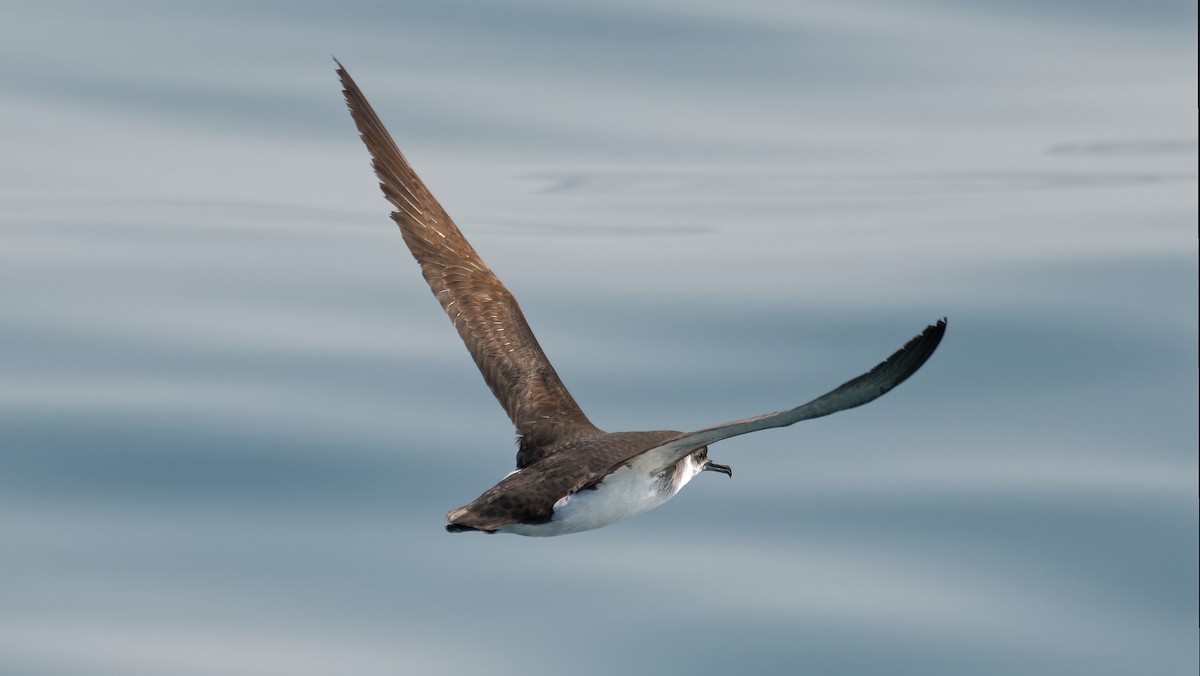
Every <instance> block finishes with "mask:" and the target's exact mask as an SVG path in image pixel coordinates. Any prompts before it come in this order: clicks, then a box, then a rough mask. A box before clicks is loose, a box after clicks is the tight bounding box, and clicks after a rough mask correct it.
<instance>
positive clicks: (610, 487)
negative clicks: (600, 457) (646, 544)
mask: <svg viewBox="0 0 1200 676" xmlns="http://www.w3.org/2000/svg"><path fill="white" fill-rule="evenodd" d="M687 478H689V479H690V478H691V476H690V473H688V476H687ZM665 483H666V482H663V481H661V480H659V479H658V478H656V477H653V476H650V475H648V474H644V473H641V472H635V471H633V470H631V469H630V468H628V467H622V468H621V469H619V470H617V471H615V472H613V473H612V474H610V475H609V476H608V477H607V478H605V480H604V481H603V482H601V483H600V484H599V485H598V487H597V488H595V489H594V490H582V491H579V492H578V493H575V494H573V495H570V496H568V497H567V498H566V499H565V500H560V501H559V503H558V504H557V505H555V508H554V517H553V518H552V519H551V520H550V522H549V523H540V524H524V523H518V524H513V525H511V526H505V527H503V528H501V529H500V531H501V532H504V533H515V534H517V535H532V536H551V535H566V534H568V533H578V532H580V531H585V530H592V529H595V528H603V527H604V526H607V525H609V524H612V523H615V522H617V521H620V520H621V519H624V518H627V517H630V516H634V515H636V514H641V513H642V512H645V511H648V510H651V509H654V508H655V507H658V506H659V505H661V504H663V503H664V502H666V501H667V500H670V499H671V498H672V497H674V495H675V493H677V492H679V489H680V488H682V487H683V483H680V484H679V485H678V486H675V487H674V488H673V489H672V488H671V487H670V486H669V485H664V484H665ZM684 483H686V481H685V482H684Z"/></svg>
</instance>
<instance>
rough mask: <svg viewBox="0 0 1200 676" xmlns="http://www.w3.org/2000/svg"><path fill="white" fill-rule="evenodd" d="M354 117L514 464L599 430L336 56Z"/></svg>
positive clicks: (525, 462) (520, 464) (511, 300)
mask: <svg viewBox="0 0 1200 676" xmlns="http://www.w3.org/2000/svg"><path fill="white" fill-rule="evenodd" d="M337 73H338V76H339V77H340V78H341V80H342V87H343V89H344V91H343V93H344V94H345V96H346V104H347V106H349V108H350V114H351V115H352V116H353V117H354V124H355V125H356V126H357V127H358V131H359V133H360V134H361V135H362V140H363V143H365V144H366V145H367V149H368V150H369V151H370V152H371V157H372V160H373V165H374V167H375V174H376V175H377V176H378V177H379V187H380V188H382V189H383V194H384V196H385V197H386V198H387V199H388V201H389V202H391V203H392V205H393V206H394V207H395V208H396V210H395V211H393V212H392V220H394V221H395V222H396V225H398V226H400V232H401V234H403V235H404V241H405V243H407V244H408V248H409V249H410V250H411V251H412V254H413V257H414V258H416V259H417V262H418V263H420V264H421V272H422V273H423V274H424V276H425V281H427V282H429V287H430V288H431V289H432V290H433V295H434V296H436V297H437V299H438V302H439V303H441V304H442V308H443V309H444V310H445V311H446V314H448V315H449V316H450V321H452V322H453V323H454V328H456V329H458V335H459V336H461V337H462V340H463V343H465V344H466V346H467V350H468V351H470V353H471V357H472V358H474V360H475V364H476V365H477V366H478V367H479V371H480V372H481V373H482V374H483V379H484V381H486V382H487V384H488V387H489V388H491V390H492V394H494V395H496V399H498V400H499V401H500V405H501V406H503V407H504V410H505V411H506V412H507V413H508V417H509V418H510V419H511V420H512V422H513V425H515V426H516V428H517V433H518V434H519V435H520V437H521V446H520V450H519V451H518V453H517V466H518V467H524V466H526V465H529V464H531V463H532V462H534V461H535V460H537V459H539V458H540V457H542V456H543V455H544V454H545V453H546V452H547V451H548V450H549V448H550V447H551V446H553V445H555V444H559V443H562V442H564V441H568V440H571V439H575V438H579V437H582V436H588V435H591V434H595V433H597V432H599V430H597V429H596V427H595V426H593V425H592V423H591V422H590V421H589V420H588V419H587V416H586V415H584V414H583V411H582V410H581V409H580V408H579V405H578V404H576V403H575V399H574V398H572V397H571V393H570V392H568V391H567V388H566V386H564V385H563V383H562V381H561V380H559V378H558V374H557V373H555V371H554V367H553V366H551V365H550V361H549V360H548V359H547V358H546V355H545V353H543V352H542V348H541V346H540V345H538V342H537V339H536V338H535V337H534V336H533V331H531V330H530V328H529V324H528V323H527V322H526V321H525V316H524V315H522V314H521V308H520V307H518V305H517V301H516V299H514V298H513V296H512V294H511V293H509V291H508V289H507V288H505V286H504V284H502V283H501V282H500V280H499V279H498V278H497V277H496V275H495V274H493V273H492V271H491V270H490V269H488V267H487V265H485V264H484V262H483V260H482V259H480V257H479V254H478V253H476V252H475V249H474V248H472V247H471V245H470V244H469V243H468V242H467V240H466V238H465V237H463V234H462V233H461V232H460V231H459V230H458V227H457V226H455V225H454V221H452V220H450V217H449V216H448V215H446V211H445V210H444V209H442V205H440V204H438V201H437V200H436V199H434V197H433V194H432V193H430V192H429V189H428V188H426V187H425V184H424V183H422V182H421V179H420V178H419V177H418V176H417V174H416V172H414V171H413V169H412V167H411V166H409V164H408V161H407V160H405V159H404V155H403V154H401V153H400V149H399V148H397V147H396V143H395V141H393V140H392V137H391V135H389V134H388V132H387V129H385V128H384V126H383V122H381V121H380V120H379V117H378V116H377V115H376V114H375V111H374V110H372V109H371V104H369V103H367V99H366V97H365V96H363V93H362V91H360V90H359V88H358V85H356V84H355V83H354V80H353V79H352V78H351V77H350V74H349V73H347V72H346V69H345V68H344V67H342V64H341V63H338V70H337Z"/></svg>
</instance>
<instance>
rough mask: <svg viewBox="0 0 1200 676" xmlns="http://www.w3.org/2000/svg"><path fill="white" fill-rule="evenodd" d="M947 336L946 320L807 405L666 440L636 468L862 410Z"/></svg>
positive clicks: (636, 462) (902, 378) (638, 461)
mask: <svg viewBox="0 0 1200 676" xmlns="http://www.w3.org/2000/svg"><path fill="white" fill-rule="evenodd" d="M945 332H946V319H945V318H944V317H943V318H942V319H940V320H938V322H937V323H936V324H931V325H929V326H928V327H926V328H925V330H924V331H922V332H921V335H919V336H916V337H915V338H913V339H912V340H910V341H908V342H907V343H905V345H904V347H902V348H900V349H899V350H897V351H896V352H895V353H893V354H892V356H890V357H888V358H887V359H885V360H884V361H883V362H882V363H880V364H879V365H877V366H876V367H875V368H873V369H871V370H870V371H868V372H866V373H864V374H862V375H861V376H859V377H857V378H855V379H853V380H850V381H848V382H846V383H843V384H842V385H841V386H840V387H838V388H836V389H834V390H833V391H831V392H828V393H826V394H823V395H821V396H819V397H817V398H816V399H813V400H812V401H810V402H808V403H807V404H801V405H800V406H797V407H796V408H793V409H788V410H786V411H778V412H776V413H767V414H764V415H758V416H754V417H751V418H742V419H741V420H734V421H732V422H727V423H724V424H721V425H716V426H713V427H706V428H704V429H702V430H698V431H695V432H687V433H684V434H680V435H679V436H677V437H675V438H673V439H669V440H667V441H666V442H664V443H663V444H662V445H661V446H657V447H655V448H652V449H650V450H648V451H646V452H644V453H642V454H641V455H639V456H638V457H636V458H634V459H633V460H632V462H633V464H634V465H635V467H642V468H657V467H665V466H667V465H669V464H671V463H673V462H676V461H678V460H679V459H680V458H682V457H683V456H685V455H687V454H689V453H691V452H692V451H695V450H696V449H699V448H701V447H704V446H708V445H709V444H712V443H715V442H718V441H721V440H722V439H728V438H729V437H736V436H738V435H741V434H748V433H750V432H757V431H758V430H764V429H767V428H770V427H786V426H788V425H791V424H793V423H798V422H800V421H801V420H811V419H813V418H820V417H822V416H826V415H829V414H830V413H837V412H838V411H844V410H846V409H848V408H854V407H856V406H862V405H863V404H865V403H867V402H870V401H873V400H875V399H877V398H879V397H881V396H883V395H884V394H886V393H887V392H888V391H890V390H891V389H892V388H893V387H895V386H897V385H899V384H900V383H902V382H904V381H905V380H906V379H907V378H908V377H909V376H911V375H912V374H914V373H916V371H917V369H919V368H921V365H922V364H924V363H925V361H926V360H927V359H929V357H930V355H932V354H933V351H934V349H936V348H937V346H938V343H940V342H941V341H942V336H943V335H944V334H945Z"/></svg>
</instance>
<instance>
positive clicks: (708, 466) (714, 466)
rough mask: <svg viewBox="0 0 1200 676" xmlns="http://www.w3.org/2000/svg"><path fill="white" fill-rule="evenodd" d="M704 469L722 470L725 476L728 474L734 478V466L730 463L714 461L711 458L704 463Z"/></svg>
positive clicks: (711, 470) (710, 470)
mask: <svg viewBox="0 0 1200 676" xmlns="http://www.w3.org/2000/svg"><path fill="white" fill-rule="evenodd" d="M704 471H705V472H720V473H721V474H724V475H725V476H727V477H729V478H731V479H732V478H733V468H732V467H730V466H729V465H722V464H721V463H719V462H713V461H712V460H709V461H708V462H706V463H704Z"/></svg>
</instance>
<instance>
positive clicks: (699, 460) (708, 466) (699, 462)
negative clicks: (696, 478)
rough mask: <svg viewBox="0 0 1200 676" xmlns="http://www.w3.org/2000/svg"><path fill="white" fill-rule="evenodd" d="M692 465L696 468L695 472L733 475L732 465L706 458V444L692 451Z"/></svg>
mask: <svg viewBox="0 0 1200 676" xmlns="http://www.w3.org/2000/svg"><path fill="white" fill-rule="evenodd" d="M692 465H693V466H694V467H697V468H698V469H697V470H696V473H697V474H699V473H700V472H720V473H721V474H724V475H725V476H728V477H733V468H732V467H730V466H729V465H722V464H721V463H719V462H713V461H712V460H709V459H708V446H704V447H702V448H700V449H699V450H696V451H693V452H692Z"/></svg>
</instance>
